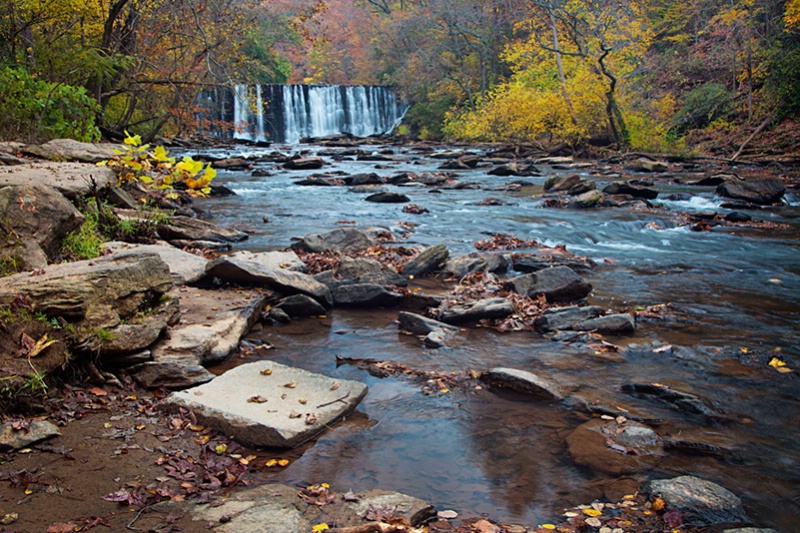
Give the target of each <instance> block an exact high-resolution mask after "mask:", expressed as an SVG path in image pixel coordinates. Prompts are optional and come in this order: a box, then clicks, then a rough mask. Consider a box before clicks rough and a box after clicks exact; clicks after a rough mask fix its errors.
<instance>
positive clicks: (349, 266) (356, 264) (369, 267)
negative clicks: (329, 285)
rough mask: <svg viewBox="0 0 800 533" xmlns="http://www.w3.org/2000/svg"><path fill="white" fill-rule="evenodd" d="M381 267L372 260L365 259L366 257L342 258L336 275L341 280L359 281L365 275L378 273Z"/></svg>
mask: <svg viewBox="0 0 800 533" xmlns="http://www.w3.org/2000/svg"><path fill="white" fill-rule="evenodd" d="M381 270H383V266H382V265H381V264H380V263H379V262H378V261H375V260H374V259H367V258H366V257H350V256H344V257H342V260H341V261H340V262H339V268H338V269H337V271H336V273H337V274H338V275H339V277H341V278H342V279H346V280H347V279H359V278H360V277H362V276H365V275H367V274H376V273H380V272H381Z"/></svg>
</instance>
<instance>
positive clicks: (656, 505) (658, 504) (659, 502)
mask: <svg viewBox="0 0 800 533" xmlns="http://www.w3.org/2000/svg"><path fill="white" fill-rule="evenodd" d="M664 505H665V503H664V500H663V499H661V498H656V499H655V500H653V505H652V509H653V510H654V511H661V510H662V509H664Z"/></svg>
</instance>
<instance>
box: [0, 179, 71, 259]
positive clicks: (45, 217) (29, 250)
mask: <svg viewBox="0 0 800 533" xmlns="http://www.w3.org/2000/svg"><path fill="white" fill-rule="evenodd" d="M83 220H84V216H83V215H82V214H81V213H80V212H79V211H78V210H77V209H75V206H73V205H72V204H71V203H70V201H69V200H67V199H66V198H65V197H64V195H62V194H61V193H60V192H58V191H57V190H55V189H53V188H51V187H47V186H45V185H11V186H9V187H3V188H0V229H1V230H2V240H0V243H2V248H0V256H2V259H3V261H4V262H5V263H6V265H4V266H5V267H7V268H4V270H6V271H8V272H21V271H24V270H33V269H35V268H41V267H43V266H45V265H47V263H48V259H49V258H53V257H54V256H55V255H56V254H57V253H58V252H59V251H60V249H61V244H62V241H63V239H64V237H66V236H67V234H68V233H70V232H73V231H76V230H78V229H79V228H80V227H81V224H83Z"/></svg>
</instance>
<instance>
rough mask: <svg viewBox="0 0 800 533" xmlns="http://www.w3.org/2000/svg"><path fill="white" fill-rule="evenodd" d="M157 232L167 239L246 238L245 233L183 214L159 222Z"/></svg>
mask: <svg viewBox="0 0 800 533" xmlns="http://www.w3.org/2000/svg"><path fill="white" fill-rule="evenodd" d="M158 234H159V235H160V236H161V238H163V239H164V240H167V241H174V240H178V239H180V240H189V241H213V242H241V241H243V240H245V239H247V238H248V235H247V233H244V232H241V231H238V230H235V229H230V228H224V227H222V226H218V225H216V224H212V223H211V222H206V221H205V220H200V219H197V218H190V217H185V216H173V217H170V219H169V222H167V223H166V224H159V225H158Z"/></svg>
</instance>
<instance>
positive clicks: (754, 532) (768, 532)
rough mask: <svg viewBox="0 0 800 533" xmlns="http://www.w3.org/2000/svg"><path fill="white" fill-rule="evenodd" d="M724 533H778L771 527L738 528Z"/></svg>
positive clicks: (723, 532)
mask: <svg viewBox="0 0 800 533" xmlns="http://www.w3.org/2000/svg"><path fill="white" fill-rule="evenodd" d="M722 533H778V531H777V530H775V529H772V528H771V527H737V528H736V529H723V530H722Z"/></svg>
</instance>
